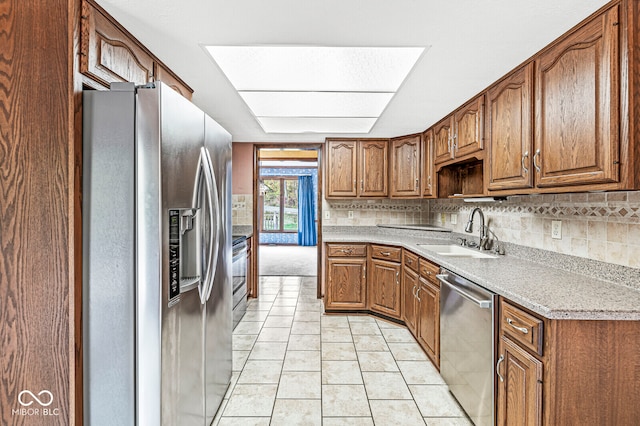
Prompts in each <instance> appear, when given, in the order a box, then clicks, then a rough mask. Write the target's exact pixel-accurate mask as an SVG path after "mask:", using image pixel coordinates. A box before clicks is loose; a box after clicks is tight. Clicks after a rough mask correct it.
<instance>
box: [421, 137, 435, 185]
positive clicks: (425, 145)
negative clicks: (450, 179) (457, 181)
mask: <svg viewBox="0 0 640 426" xmlns="http://www.w3.org/2000/svg"><path fill="white" fill-rule="evenodd" d="M433 164H434V163H433V130H431V129H429V130H427V131H426V132H424V134H423V135H422V196H423V197H435V196H436V185H435V182H436V180H435V177H434V166H433Z"/></svg>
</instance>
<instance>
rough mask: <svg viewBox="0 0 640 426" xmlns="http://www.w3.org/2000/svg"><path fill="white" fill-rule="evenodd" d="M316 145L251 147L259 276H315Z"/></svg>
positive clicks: (318, 222)
mask: <svg viewBox="0 0 640 426" xmlns="http://www.w3.org/2000/svg"><path fill="white" fill-rule="evenodd" d="M321 160H322V144H277V145H276V144H256V145H254V176H253V182H254V190H253V194H254V195H253V212H254V213H253V229H254V230H255V234H256V236H257V239H256V240H257V242H258V244H256V246H255V256H254V259H255V262H256V264H255V268H254V270H255V271H256V272H257V274H258V280H256V281H257V282H258V285H259V282H260V279H259V278H260V276H268V275H278V276H287V275H291V276H315V277H320V276H321V274H320V272H321V262H320V256H321V250H318V247H321V243H322V233H321V229H322V167H321Z"/></svg>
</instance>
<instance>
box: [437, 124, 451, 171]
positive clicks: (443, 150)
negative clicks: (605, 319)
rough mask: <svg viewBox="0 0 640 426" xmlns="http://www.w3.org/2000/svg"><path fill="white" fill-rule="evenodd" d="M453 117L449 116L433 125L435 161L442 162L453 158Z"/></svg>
mask: <svg viewBox="0 0 640 426" xmlns="http://www.w3.org/2000/svg"><path fill="white" fill-rule="evenodd" d="M451 120H452V118H451V117H447V118H445V119H444V120H442V121H440V122H439V123H437V124H436V125H434V126H433V127H432V129H433V151H434V153H433V155H434V163H435V164H440V163H444V162H445V161H449V160H451V159H452V158H453V150H452V149H451V139H452V136H453V133H452V131H453V128H452V126H451Z"/></svg>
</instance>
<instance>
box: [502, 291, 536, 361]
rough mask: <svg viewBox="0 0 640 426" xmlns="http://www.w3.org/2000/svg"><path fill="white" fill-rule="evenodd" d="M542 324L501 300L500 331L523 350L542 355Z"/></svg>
mask: <svg viewBox="0 0 640 426" xmlns="http://www.w3.org/2000/svg"><path fill="white" fill-rule="evenodd" d="M542 328H543V322H542V320H541V319H539V318H536V317H534V316H533V315H531V314H529V313H527V312H525V311H523V310H522V309H520V308H518V307H516V306H513V305H512V304H510V303H508V302H506V301H505V300H504V299H503V300H502V309H500V331H501V333H502V334H506V335H508V336H509V337H511V338H512V339H513V340H515V341H516V342H518V343H520V344H522V345H523V346H524V347H525V348H527V349H530V350H532V351H533V352H536V353H537V354H538V355H542V333H543V329H542Z"/></svg>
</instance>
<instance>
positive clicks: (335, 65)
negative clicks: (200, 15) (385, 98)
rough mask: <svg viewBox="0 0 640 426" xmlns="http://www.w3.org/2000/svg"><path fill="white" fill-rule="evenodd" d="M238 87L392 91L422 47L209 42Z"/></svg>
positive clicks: (290, 89) (213, 55) (244, 89)
mask: <svg viewBox="0 0 640 426" xmlns="http://www.w3.org/2000/svg"><path fill="white" fill-rule="evenodd" d="M207 50H208V51H209V53H210V54H211V56H212V57H213V59H214V60H215V61H216V62H217V64H218V66H219V67H220V68H221V69H222V71H223V72H224V73H225V75H226V76H227V78H228V79H229V81H231V84H233V86H234V87H235V88H236V90H238V91H258V90H268V91H333V92H342V91H344V92H395V91H397V90H398V88H399V87H400V85H401V84H402V82H403V81H404V79H405V78H406V76H407V75H408V73H409V72H410V71H411V69H412V68H413V66H414V64H415V63H416V61H417V60H418V59H419V58H420V55H422V53H423V52H424V50H425V49H424V48H423V47H313V46H207Z"/></svg>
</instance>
